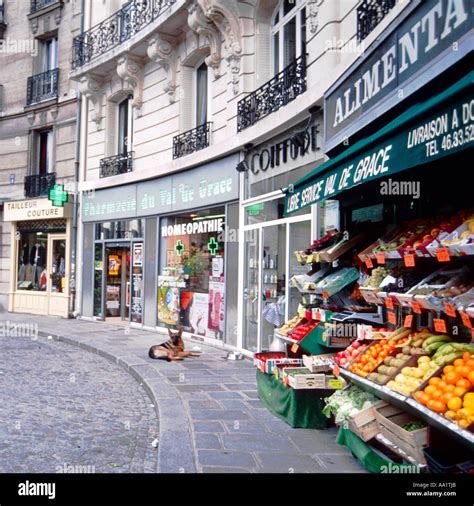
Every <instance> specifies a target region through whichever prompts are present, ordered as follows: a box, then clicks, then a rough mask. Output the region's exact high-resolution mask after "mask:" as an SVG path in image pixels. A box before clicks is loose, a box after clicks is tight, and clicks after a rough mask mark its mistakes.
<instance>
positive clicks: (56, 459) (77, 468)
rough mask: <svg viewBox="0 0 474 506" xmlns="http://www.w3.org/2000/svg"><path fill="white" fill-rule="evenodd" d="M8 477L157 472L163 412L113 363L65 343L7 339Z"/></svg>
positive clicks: (2, 412)
mask: <svg viewBox="0 0 474 506" xmlns="http://www.w3.org/2000/svg"><path fill="white" fill-rule="evenodd" d="M0 347H1V350H2V351H1V354H0V388H1V391H2V402H1V403H0V420H1V421H2V423H1V424H0V472H49V473H56V472H97V473H101V472H107V473H110V472H155V471H156V464H157V450H156V449H153V448H152V446H151V444H150V443H151V441H153V439H154V438H155V437H156V435H157V434H158V426H157V420H156V416H155V410H154V409H153V407H152V406H151V402H150V400H149V397H148V395H147V394H146V392H145V390H144V389H143V387H140V385H139V384H138V382H137V381H136V380H135V379H134V378H132V377H131V376H130V375H129V374H128V373H127V372H126V371H124V370H123V369H121V368H120V367H119V366H117V365H115V364H112V363H111V362H109V361H107V360H105V359H103V358H102V357H99V356H97V355H94V354H92V353H89V352H87V351H85V350H82V349H80V348H78V347H76V346H71V345H70V344H66V343H63V342H60V341H52V340H48V339H46V338H44V337H39V338H38V340H34V341H33V340H31V339H29V338H27V337H0Z"/></svg>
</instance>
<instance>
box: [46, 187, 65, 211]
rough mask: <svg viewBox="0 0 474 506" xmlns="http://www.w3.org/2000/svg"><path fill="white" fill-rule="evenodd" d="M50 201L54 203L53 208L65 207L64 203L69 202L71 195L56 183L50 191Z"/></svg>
mask: <svg viewBox="0 0 474 506" xmlns="http://www.w3.org/2000/svg"><path fill="white" fill-rule="evenodd" d="M49 200H50V201H51V202H52V203H53V206H56V207H64V202H67V201H68V200H69V193H68V192H67V191H65V190H64V186H63V185H62V184H58V183H56V184H55V185H54V186H53V187H52V188H51V190H49Z"/></svg>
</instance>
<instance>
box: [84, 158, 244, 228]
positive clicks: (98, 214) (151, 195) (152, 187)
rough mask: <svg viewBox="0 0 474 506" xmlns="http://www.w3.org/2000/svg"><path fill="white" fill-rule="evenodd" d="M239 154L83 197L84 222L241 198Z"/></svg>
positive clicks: (156, 212)
mask: <svg viewBox="0 0 474 506" xmlns="http://www.w3.org/2000/svg"><path fill="white" fill-rule="evenodd" d="M238 162H239V154H238V153H236V154H235V155H231V156H228V157H226V158H224V159H221V160H216V161H214V162H211V163H208V164H206V165H203V166H201V167H199V168H195V169H190V170H187V171H185V172H178V173H176V174H173V175H171V176H164V177H161V178H159V179H153V180H151V181H144V182H142V183H136V184H130V185H127V186H120V187H115V188H107V189H105V190H97V191H95V192H92V193H91V194H84V199H83V206H82V220H83V221H84V222H89V221H105V220H116V219H126V218H138V217H141V216H153V215H157V214H161V215H163V214H169V213H171V212H175V211H185V210H188V209H196V208H198V207H202V206H209V205H215V204H218V203H223V202H229V201H231V200H236V199H238V198H239V178H238V172H237V171H236V170H235V167H236V166H237V163H238Z"/></svg>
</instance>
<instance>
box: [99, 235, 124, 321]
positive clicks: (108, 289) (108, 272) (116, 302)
mask: <svg viewBox="0 0 474 506" xmlns="http://www.w3.org/2000/svg"><path fill="white" fill-rule="evenodd" d="M104 269H105V317H106V318H113V319H118V320H129V319H130V301H131V298H130V247H129V246H122V245H120V246H115V245H114V246H108V245H106V247H105V265H104Z"/></svg>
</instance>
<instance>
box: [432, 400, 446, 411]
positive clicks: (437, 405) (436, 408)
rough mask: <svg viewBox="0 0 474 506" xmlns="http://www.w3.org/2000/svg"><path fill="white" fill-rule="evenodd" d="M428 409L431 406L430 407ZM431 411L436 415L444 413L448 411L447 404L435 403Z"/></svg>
mask: <svg viewBox="0 0 474 506" xmlns="http://www.w3.org/2000/svg"><path fill="white" fill-rule="evenodd" d="M428 407H430V406H429V405H428ZM431 409H432V410H433V411H435V412H436V413H442V412H443V411H446V403H445V402H443V401H433V403H432V405H431Z"/></svg>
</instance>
